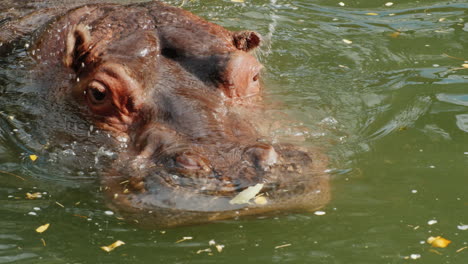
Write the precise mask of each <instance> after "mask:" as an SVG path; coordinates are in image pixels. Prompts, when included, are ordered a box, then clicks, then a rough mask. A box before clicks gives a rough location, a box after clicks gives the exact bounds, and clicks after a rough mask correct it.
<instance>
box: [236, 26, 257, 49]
mask: <svg viewBox="0 0 468 264" xmlns="http://www.w3.org/2000/svg"><path fill="white" fill-rule="evenodd" d="M233 39H234V45H235V46H236V48H237V49H238V50H243V51H249V50H252V49H254V48H256V47H258V46H259V45H260V42H261V40H262V37H261V36H260V34H258V33H257V32H254V31H247V30H246V31H239V32H234V35H233Z"/></svg>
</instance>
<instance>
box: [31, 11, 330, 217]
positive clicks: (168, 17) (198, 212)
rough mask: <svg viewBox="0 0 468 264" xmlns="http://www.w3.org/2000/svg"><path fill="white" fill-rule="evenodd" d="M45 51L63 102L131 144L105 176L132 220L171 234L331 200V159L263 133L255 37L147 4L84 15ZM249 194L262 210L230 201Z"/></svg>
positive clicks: (113, 199) (70, 18) (114, 201)
mask: <svg viewBox="0 0 468 264" xmlns="http://www.w3.org/2000/svg"><path fill="white" fill-rule="evenodd" d="M55 31H59V32H60V33H59V34H61V35H60V36H61V38H60V39H61V40H60V41H57V36H56V35H54V36H50V33H47V32H55ZM38 42H39V43H40V44H39V45H40V48H39V49H38V50H41V52H42V57H41V60H43V61H49V62H53V61H55V62H56V63H57V65H60V67H63V68H64V71H65V72H66V73H67V74H68V76H70V78H69V80H70V81H69V83H67V84H66V85H65V88H63V87H62V88H61V89H60V92H59V93H56V94H58V95H60V96H62V99H63V100H65V101H67V102H68V103H71V104H74V105H76V108H77V109H79V111H80V112H81V115H82V117H83V118H84V119H86V120H88V122H90V123H92V124H93V125H94V126H96V127H99V128H100V129H101V130H104V131H107V132H108V133H109V134H111V135H112V138H115V140H114V141H115V143H116V144H118V141H120V142H122V141H124V142H125V143H126V145H127V147H126V149H125V150H119V151H118V152H119V154H118V157H117V158H116V160H115V161H114V162H113V163H112V164H111V165H110V166H109V168H108V169H107V170H106V171H104V172H102V176H101V178H102V180H101V181H102V184H103V190H104V192H105V193H106V194H107V196H108V200H109V205H110V206H111V207H112V208H114V209H115V210H117V211H118V212H120V213H121V214H122V215H123V216H124V217H126V218H130V219H135V220H138V221H139V222H144V223H145V224H147V225H148V224H149V225H159V226H172V225H180V224H189V223H200V222H206V221H209V220H214V219H225V218H230V217H236V216H241V215H249V214H258V213H268V212H272V211H277V210H281V211H286V210H287V211H289V210H298V209H300V210H304V209H306V210H307V209H309V210H313V209H317V208H318V207H321V206H323V205H324V204H325V203H326V202H327V201H328V199H329V194H328V179H327V176H326V175H325V174H324V173H323V170H324V168H325V165H324V164H325V163H326V162H325V161H324V159H323V157H322V156H321V155H318V154H317V153H315V152H311V151H308V150H307V149H302V148H300V147H298V146H293V145H290V144H282V143H280V142H272V141H271V139H269V137H268V135H267V134H265V133H264V134H262V133H261V132H260V131H264V130H265V129H262V126H263V124H265V123H266V122H267V121H268V117H265V116H264V115H263V114H262V110H263V106H262V104H261V100H260V99H261V98H260V96H259V95H260V93H261V90H262V87H261V84H260V80H259V76H260V72H261V70H262V65H261V64H260V63H259V62H258V61H257V59H256V58H255V57H254V56H253V55H252V54H250V53H249V52H250V51H251V50H254V49H255V48H256V47H257V46H259V44H260V42H261V37H260V35H259V34H257V33H255V32H252V31H240V32H231V31H229V30H226V29H225V28H223V27H221V26H218V25H215V24H212V23H209V22H206V21H205V20H203V19H201V18H199V17H197V16H195V15H193V14H191V13H189V12H187V11H183V10H181V9H178V8H174V7H170V6H167V5H164V4H161V3H157V2H151V3H147V4H138V5H129V6H120V5H88V6H83V7H79V8H76V9H74V10H72V11H69V12H68V13H66V14H64V15H63V16H62V17H60V18H59V19H57V20H56V21H55V22H53V23H52V24H50V25H49V26H48V29H47V30H44V31H43V33H42V35H41V37H40V41H38ZM51 49H56V50H57V52H50V50H51ZM49 64H50V65H51V64H53V63H49ZM58 95H56V97H58ZM62 99H60V100H62ZM117 139H118V140H117ZM252 186H255V188H257V191H256V192H258V194H259V195H263V199H261V200H260V201H261V202H257V203H255V201H254V199H253V196H255V194H256V193H254V194H253V196H252V197H247V198H244V199H243V201H242V199H240V200H241V202H233V199H234V198H235V197H238V196H239V193H241V192H242V191H244V190H247V189H248V188H249V187H252ZM244 193H246V192H244ZM251 198H252V199H251Z"/></svg>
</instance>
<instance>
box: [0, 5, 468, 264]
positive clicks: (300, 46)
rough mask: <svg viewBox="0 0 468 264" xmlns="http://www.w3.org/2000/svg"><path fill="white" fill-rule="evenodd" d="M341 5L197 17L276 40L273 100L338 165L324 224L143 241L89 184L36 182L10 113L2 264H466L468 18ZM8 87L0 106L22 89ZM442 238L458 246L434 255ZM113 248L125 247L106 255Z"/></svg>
mask: <svg viewBox="0 0 468 264" xmlns="http://www.w3.org/2000/svg"><path fill="white" fill-rule="evenodd" d="M339 2H340V1H329V0H327V1H306V0H298V1H287V0H276V1H274V0H271V1H248V0H246V3H245V4H239V3H232V2H230V1H219V0H218V1H214V0H210V1H193V2H187V3H185V5H184V7H185V8H187V9H189V10H191V11H193V12H195V13H196V14H199V15H201V16H203V17H205V18H207V19H208V20H210V21H214V22H216V23H219V24H221V25H223V26H226V27H228V28H229V29H236V30H238V29H246V28H248V29H251V30H256V31H258V32H260V33H261V34H262V35H263V36H264V40H265V41H264V45H263V47H262V48H261V50H260V51H259V52H258V54H257V55H258V57H259V59H260V60H261V62H262V63H263V64H264V65H265V68H266V69H267V71H266V72H265V75H264V77H265V87H266V88H265V90H266V97H267V98H269V99H270V100H275V101H280V102H282V103H283V104H284V105H283V106H282V108H283V111H284V112H286V113H287V114H289V115H291V116H294V117H295V118H296V119H297V120H298V121H297V125H298V126H305V127H307V128H309V129H310V131H311V133H310V134H309V135H307V139H308V140H309V141H310V142H315V143H316V144H317V145H320V146H321V147H323V148H324V149H326V150H327V153H328V155H329V156H330V159H331V160H332V163H331V165H330V169H332V171H333V175H332V181H331V185H332V201H331V202H330V204H329V205H328V206H327V207H325V208H324V209H323V211H324V212H325V213H326V214H325V215H322V216H317V215H315V214H313V213H302V214H291V215H280V216H277V217H273V218H264V217H258V218H253V219H244V220H230V221H222V222H217V223H212V224H206V225H200V226H190V227H179V228H173V229H161V230H159V229H158V230H145V229H142V228H140V227H138V226H137V225H132V224H129V223H125V222H123V221H120V220H119V219H117V218H116V216H115V215H110V216H109V215H107V214H106V211H107V210H108V209H107V208H106V207H105V206H104V205H103V204H104V203H103V201H102V197H101V196H100V194H99V192H98V187H96V186H95V185H93V184H92V182H91V183H89V182H81V181H80V179H79V178H78V179H77V180H76V181H70V180H68V181H64V182H63V183H61V182H60V181H56V180H54V179H50V178H48V177H47V176H44V175H43V174H44V172H43V171H40V170H36V169H35V168H34V166H33V165H32V162H31V161H30V160H29V159H28V157H27V156H26V154H25V153H26V151H25V150H24V149H23V148H22V147H21V146H19V145H20V144H19V143H18V142H17V141H16V139H17V137H15V136H11V134H12V133H13V134H14V131H12V129H14V127H15V124H17V123H16V122H19V121H15V120H10V119H9V116H11V115H13V116H15V117H17V116H21V114H20V113H15V112H14V111H13V110H11V109H14V108H12V107H10V108H8V111H5V109H2V108H3V107H2V106H0V111H3V112H2V115H1V119H0V121H1V122H0V170H2V171H9V172H14V173H16V174H19V176H22V177H23V178H25V181H23V180H21V179H19V178H17V177H15V176H13V175H10V174H6V173H0V180H1V182H2V184H0V263H346V264H349V263H353V264H361V263H369V264H371V263H372V264H375V263H379V264H380V263H425V264H428V263H429V264H430V263H437V264H440V263H455V264H463V263H468V248H467V249H465V250H463V248H464V247H468V230H466V228H467V225H468V92H467V91H468V90H467V87H468V69H467V68H464V67H463V66H462V64H465V63H468V61H464V60H468V53H467V48H468V44H467V43H468V4H467V3H466V2H465V1H435V0H434V1H430V0H420V1H394V4H393V5H392V6H385V3H387V2H389V1H375V0H372V1H371V0H361V1H343V2H344V4H345V6H340V5H339ZM0 67H1V69H7V68H8V65H7V63H6V62H3V63H2V64H0ZM2 78H3V79H0V95H1V92H2V91H3V90H4V89H10V90H11V87H12V86H14V84H12V83H6V82H5V81H4V80H5V77H4V76H2ZM18 119H20V118H18ZM6 124H8V125H6ZM18 126H20V125H19V123H18ZM20 139H21V141H23V142H27V135H22V136H21V138H20ZM18 141H19V139H18ZM83 178H85V179H86V177H83ZM38 179H39V180H38ZM83 181H84V180H83ZM73 182H76V184H73ZM38 191H39V192H46V193H45V194H44V195H43V198H41V199H36V200H26V199H25V198H24V197H25V193H26V192H38ZM56 202H58V203H60V205H63V206H64V207H61V206H60V205H59V204H57V203H56ZM31 212H34V214H35V215H30V213H31ZM82 216H86V217H87V218H83V217H82ZM430 220H436V222H435V221H433V222H429V221H430ZM45 223H50V224H51V226H50V228H49V229H48V230H47V231H46V232H44V233H43V234H38V233H36V232H35V231H34V230H35V228H37V227H38V226H40V225H42V224H45ZM429 223H431V224H429ZM464 229H465V230H464ZM430 236H442V237H444V238H447V239H449V240H451V241H452V243H451V244H450V245H449V246H448V247H447V248H432V247H431V246H430V245H429V244H427V243H425V240H426V239H427V238H428V237H430ZM182 237H192V239H191V240H187V241H183V242H180V243H176V241H178V240H180V239H181V238H182ZM41 239H43V240H44V241H45V243H46V244H45V246H44V243H43V241H41ZM116 240H122V241H124V242H125V243H126V244H125V245H124V246H121V247H119V248H117V249H116V250H114V251H113V252H111V253H106V252H104V251H102V250H101V249H100V246H103V245H108V244H111V243H112V242H114V241H116ZM210 240H215V241H216V244H220V245H224V248H223V250H222V252H220V253H219V252H217V250H216V248H215V247H214V246H210V245H209V241H210ZM278 246H283V247H279V248H277V247H278ZM207 248H210V249H211V251H212V252H211V254H208V252H201V253H199V254H197V251H199V250H204V249H207ZM457 250H461V251H459V252H457ZM412 254H414V255H412ZM411 256H412V257H413V258H415V259H411ZM405 258H409V259H405Z"/></svg>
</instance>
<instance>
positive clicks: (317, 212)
mask: <svg viewBox="0 0 468 264" xmlns="http://www.w3.org/2000/svg"><path fill="white" fill-rule="evenodd" d="M325 214H326V213H325V212H324V211H315V212H314V215H319V216H320V215H325Z"/></svg>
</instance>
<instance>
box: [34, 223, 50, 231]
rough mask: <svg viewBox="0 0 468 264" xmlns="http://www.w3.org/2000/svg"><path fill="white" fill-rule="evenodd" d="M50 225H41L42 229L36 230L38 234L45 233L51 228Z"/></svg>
mask: <svg viewBox="0 0 468 264" xmlns="http://www.w3.org/2000/svg"><path fill="white" fill-rule="evenodd" d="M49 226H50V224H49V223H47V224H45V225H41V226H40V227H38V228H36V232H38V233H43V232H45V231H46V230H47V229H48V228H49Z"/></svg>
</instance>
